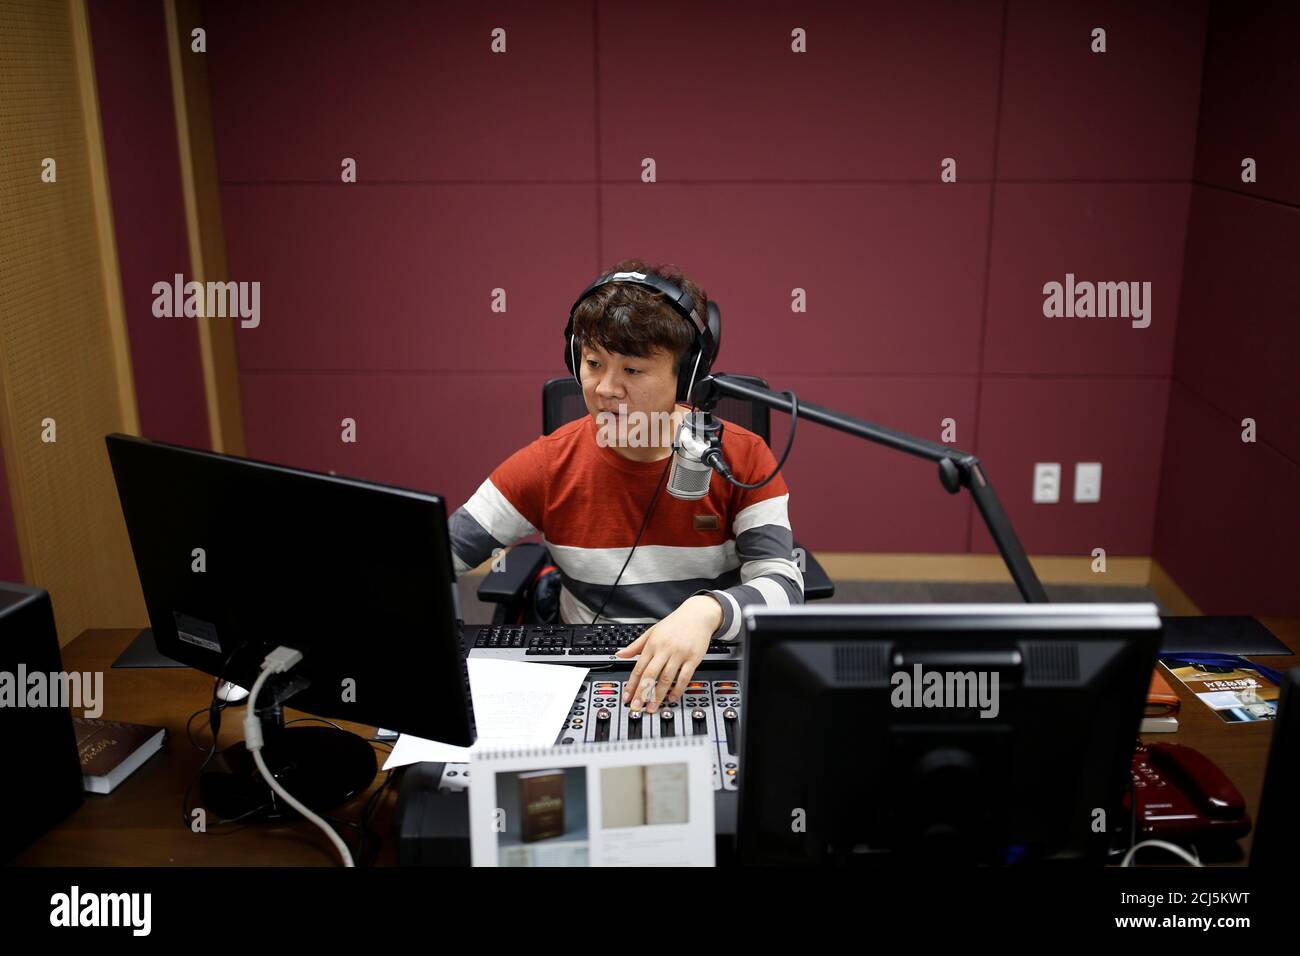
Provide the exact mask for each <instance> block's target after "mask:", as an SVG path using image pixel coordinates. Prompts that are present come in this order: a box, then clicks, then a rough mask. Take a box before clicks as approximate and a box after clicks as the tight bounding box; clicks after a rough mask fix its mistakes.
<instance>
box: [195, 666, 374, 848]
mask: <svg viewBox="0 0 1300 956" xmlns="http://www.w3.org/2000/svg"><path fill="white" fill-rule="evenodd" d="M300 681H301V679H300V678H289V676H288V675H279V677H277V678H276V679H273V680H271V681H269V682H268V683H267V684H266V686H265V687H264V688H263V690H262V693H261V694H260V695H259V699H258V704H259V706H258V709H257V713H258V716H259V717H260V719H261V722H262V736H263V740H264V741H265V743H264V745H263V747H262V759H263V760H264V761H266V765H267V768H268V769H269V770H270V771H271V774H272V776H274V777H275V779H276V780H277V781H278V782H279V783H280V784H281V786H283V787H284V789H285V790H287V791H288V792H289V793H290V794H292V795H293V796H294V797H295V798H296V799H298V800H300V801H301V802H302V803H304V804H305V805H306V806H307V807H308V808H309V809H311V810H315V811H316V812H318V813H319V812H321V811H323V810H328V809H330V808H331V807H337V806H339V805H340V804H343V803H346V802H347V801H349V800H351V799H353V798H354V797H356V796H359V795H360V794H362V793H364V792H365V791H366V789H367V788H368V787H369V786H370V784H371V783H373V782H374V779H375V774H376V773H378V772H379V768H378V764H377V762H376V760H375V750H374V748H373V747H371V746H370V742H369V741H368V740H366V739H365V738H364V737H360V736H358V735H357V734H354V733H350V732H349V731H346V730H340V729H337V728H334V727H285V726H284V702H285V700H287V699H288V698H289V697H291V696H293V694H294V693H296V692H297V691H298V690H301V689H302V687H303V686H305V684H304V683H300ZM263 701H265V702H266V703H265V704H263ZM221 760H222V761H223V762H224V763H225V765H226V769H225V770H210V771H206V772H204V773H203V775H202V776H201V777H200V779H199V793H200V796H201V798H202V801H203V805H204V806H206V807H207V808H208V809H209V810H210V811H211V812H212V813H214V814H216V815H217V816H218V817H219V818H220V819H221V820H223V821H226V822H234V821H236V820H239V821H248V822H263V821H269V820H284V819H294V818H297V817H298V816H299V814H298V812H297V811H296V810H294V809H293V808H292V807H290V806H289V805H288V804H286V803H285V802H284V800H283V799H282V798H281V797H280V796H279V795H278V794H276V793H275V792H274V791H273V790H272V789H271V788H270V787H269V786H268V785H267V783H266V780H265V779H264V778H263V777H262V774H261V772H260V771H259V770H258V768H257V764H256V763H255V762H254V761H253V755H252V753H251V752H250V751H249V750H248V748H247V746H246V745H245V743H244V741H242V740H241V741H240V742H239V743H236V744H233V745H232V746H230V747H227V748H226V749H225V750H223V751H222V752H221Z"/></svg>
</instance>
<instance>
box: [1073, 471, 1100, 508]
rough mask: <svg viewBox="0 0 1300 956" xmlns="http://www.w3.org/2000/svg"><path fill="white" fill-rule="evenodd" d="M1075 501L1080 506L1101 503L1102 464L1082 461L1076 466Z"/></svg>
mask: <svg viewBox="0 0 1300 956" xmlns="http://www.w3.org/2000/svg"><path fill="white" fill-rule="evenodd" d="M1074 500H1075V501H1077V502H1079V503H1080V504H1092V503H1094V502H1097V501H1101V462H1099V461H1080V462H1076V463H1075V465H1074Z"/></svg>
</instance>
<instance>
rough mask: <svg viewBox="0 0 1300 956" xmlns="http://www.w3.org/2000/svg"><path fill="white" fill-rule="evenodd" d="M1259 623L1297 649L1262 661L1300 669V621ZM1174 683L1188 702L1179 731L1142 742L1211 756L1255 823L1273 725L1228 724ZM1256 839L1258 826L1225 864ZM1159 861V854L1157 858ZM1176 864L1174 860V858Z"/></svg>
mask: <svg viewBox="0 0 1300 956" xmlns="http://www.w3.org/2000/svg"><path fill="white" fill-rule="evenodd" d="M1259 620H1260V623H1262V624H1263V625H1264V626H1265V627H1267V628H1268V629H1269V630H1270V631H1272V632H1273V633H1274V634H1275V635H1277V637H1278V639H1279V640H1280V641H1281V642H1282V643H1283V644H1285V645H1286V646H1287V647H1289V648H1290V649H1291V656H1290V657H1260V658H1258V660H1259V662H1260V663H1261V664H1266V665H1268V666H1269V667H1271V668H1273V669H1274V670H1279V671H1283V672H1286V671H1288V670H1290V669H1291V668H1293V667H1295V666H1297V665H1300V656H1297V654H1296V652H1297V650H1300V618H1294V617H1262V618H1260V619H1259ZM1169 685H1170V686H1171V687H1173V688H1174V690H1175V691H1176V692H1177V693H1178V696H1179V698H1180V699H1181V700H1182V705H1181V706H1180V707H1179V713H1178V732H1177V733H1174V734H1143V735H1142V740H1143V741H1144V742H1146V743H1160V742H1165V743H1173V744H1186V745H1187V746H1189V747H1195V748H1196V749H1197V750H1199V751H1200V752H1201V753H1203V754H1205V756H1207V757H1209V758H1210V759H1211V760H1213V761H1214V762H1215V763H1216V764H1218V766H1219V768H1220V769H1221V770H1222V771H1223V772H1224V773H1225V774H1227V775H1228V779H1229V780H1231V781H1232V782H1233V784H1234V785H1235V786H1236V788H1237V789H1238V790H1240V791H1241V795H1242V797H1244V798H1245V800H1246V807H1247V809H1249V810H1250V818H1251V820H1252V821H1254V819H1255V818H1256V816H1258V814H1259V797H1260V793H1261V791H1262V790H1263V789H1264V767H1265V765H1266V764H1267V762H1268V746H1269V741H1270V740H1271V739H1272V735H1273V722H1272V721H1260V722H1258V723H1250V724H1229V723H1225V722H1224V721H1223V720H1221V719H1220V718H1219V717H1218V715H1216V714H1215V713H1214V712H1213V711H1212V710H1210V708H1208V707H1206V706H1205V705H1204V704H1202V703H1201V702H1200V701H1199V700H1197V699H1196V698H1195V697H1193V696H1192V694H1191V693H1190V692H1189V691H1188V690H1187V688H1186V687H1184V686H1183V685H1182V683H1180V682H1179V681H1176V680H1173V679H1170V681H1169ZM1254 836H1255V831H1254V829H1253V828H1252V830H1251V832H1250V833H1248V834H1247V835H1246V836H1245V837H1244V838H1242V839H1241V840H1240V841H1238V844H1239V846H1240V848H1241V856H1240V858H1239V859H1236V860H1232V861H1224V862H1235V863H1241V864H1244V863H1246V862H1247V861H1248V859H1249V855H1250V843H1251V840H1252V839H1253V838H1254ZM1154 858H1155V857H1154V856H1153V857H1152V858H1151V859H1154ZM1170 860H1171V862H1172V861H1173V857H1172V856H1171V857H1170ZM1207 862H1210V861H1207ZM1214 862H1219V861H1214Z"/></svg>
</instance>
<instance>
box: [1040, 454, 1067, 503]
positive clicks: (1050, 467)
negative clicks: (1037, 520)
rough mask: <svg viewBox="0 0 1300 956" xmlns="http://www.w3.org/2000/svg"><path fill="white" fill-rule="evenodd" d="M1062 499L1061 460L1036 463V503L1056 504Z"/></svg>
mask: <svg viewBox="0 0 1300 956" xmlns="http://www.w3.org/2000/svg"><path fill="white" fill-rule="evenodd" d="M1060 500H1061V465H1060V462H1054V461H1052V462H1039V463H1038V464H1036V465H1034V504H1036V505H1054V504H1056V503H1057V502H1058V501H1060Z"/></svg>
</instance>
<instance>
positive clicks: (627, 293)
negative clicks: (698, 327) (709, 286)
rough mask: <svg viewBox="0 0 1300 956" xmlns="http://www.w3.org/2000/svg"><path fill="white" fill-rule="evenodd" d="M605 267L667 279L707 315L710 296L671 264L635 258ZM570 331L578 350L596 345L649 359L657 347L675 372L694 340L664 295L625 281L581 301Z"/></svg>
mask: <svg viewBox="0 0 1300 956" xmlns="http://www.w3.org/2000/svg"><path fill="white" fill-rule="evenodd" d="M608 271H609V272H644V273H654V274H655V275H658V276H661V277H663V278H665V279H668V280H669V281H670V282H672V283H674V284H675V285H677V286H678V287H679V288H681V289H683V290H685V291H686V293H687V294H689V295H690V297H691V299H693V300H694V302H695V314H696V315H697V316H700V317H701V318H707V316H708V304H709V300H708V298H707V296H706V295H705V292H704V290H703V289H701V288H700V287H699V286H698V285H696V284H695V283H694V282H693V281H692V280H691V279H689V278H687V277H686V276H685V275H683V274H682V271H681V270H680V269H679V268H677V267H676V266H672V265H646V264H645V263H644V262H642V261H641V260H640V259H624V260H623V261H622V262H620V263H618V264H617V265H616V266H614V267H613V268H612V269H609V270H608ZM573 334H574V338H575V339H576V341H577V347H578V348H579V349H581V348H582V347H583V346H600V347H601V348H603V349H605V351H607V352H618V353H620V354H622V355H635V356H637V357H638V358H648V357H649V356H650V355H651V354H653V353H654V352H655V351H656V350H658V349H664V350H665V351H667V352H668V353H669V354H670V355H671V356H672V357H673V370H674V371H675V372H680V371H681V364H682V359H683V357H684V356H685V355H686V353H687V351H688V350H689V349H690V347H691V345H692V344H693V343H694V342H695V333H694V331H693V328H692V325H691V323H689V322H686V321H685V320H684V319H683V318H682V316H681V313H680V312H678V311H677V310H676V309H675V308H673V306H672V305H671V304H669V302H668V300H667V299H666V298H665V297H664V295H663V293H661V292H655V291H654V290H653V289H647V288H646V287H645V286H642V285H633V284H629V283H624V282H614V283H610V284H609V285H605V286H602V287H601V288H600V289H598V290H596V291H595V292H593V293H592V294H591V295H590V296H588V297H587V298H586V299H584V300H583V302H582V304H581V305H580V306H578V308H577V311H575V312H574V313H573ZM579 354H581V353H579Z"/></svg>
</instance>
